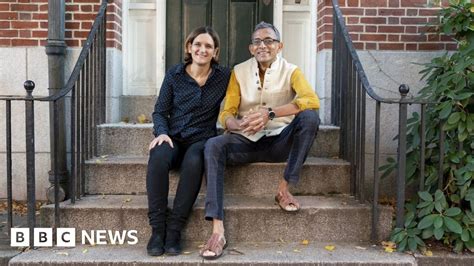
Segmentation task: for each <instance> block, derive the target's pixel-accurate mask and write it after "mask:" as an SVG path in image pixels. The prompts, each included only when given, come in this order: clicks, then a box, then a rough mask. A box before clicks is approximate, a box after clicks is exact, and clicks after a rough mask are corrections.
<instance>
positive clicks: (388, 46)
mask: <svg viewBox="0 0 474 266" xmlns="http://www.w3.org/2000/svg"><path fill="white" fill-rule="evenodd" d="M404 48H405V44H403V43H379V50H403V49H404Z"/></svg>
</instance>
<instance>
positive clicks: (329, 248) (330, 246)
mask: <svg viewBox="0 0 474 266" xmlns="http://www.w3.org/2000/svg"><path fill="white" fill-rule="evenodd" d="M335 248H336V247H335V246H332V245H327V246H325V247H324V249H326V250H328V251H333V250H334V249H335Z"/></svg>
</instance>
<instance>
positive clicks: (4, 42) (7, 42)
mask: <svg viewBox="0 0 474 266" xmlns="http://www.w3.org/2000/svg"><path fill="white" fill-rule="evenodd" d="M0 46H11V41H10V39H0Z"/></svg>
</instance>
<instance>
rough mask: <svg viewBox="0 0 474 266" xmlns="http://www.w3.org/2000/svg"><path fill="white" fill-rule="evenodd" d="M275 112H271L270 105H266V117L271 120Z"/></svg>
mask: <svg viewBox="0 0 474 266" xmlns="http://www.w3.org/2000/svg"><path fill="white" fill-rule="evenodd" d="M275 115H276V114H275V112H273V110H272V108H271V107H268V119H270V120H273V118H275Z"/></svg>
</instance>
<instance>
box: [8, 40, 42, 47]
mask: <svg viewBox="0 0 474 266" xmlns="http://www.w3.org/2000/svg"><path fill="white" fill-rule="evenodd" d="M12 46H38V40H25V39H13V40H12Z"/></svg>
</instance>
